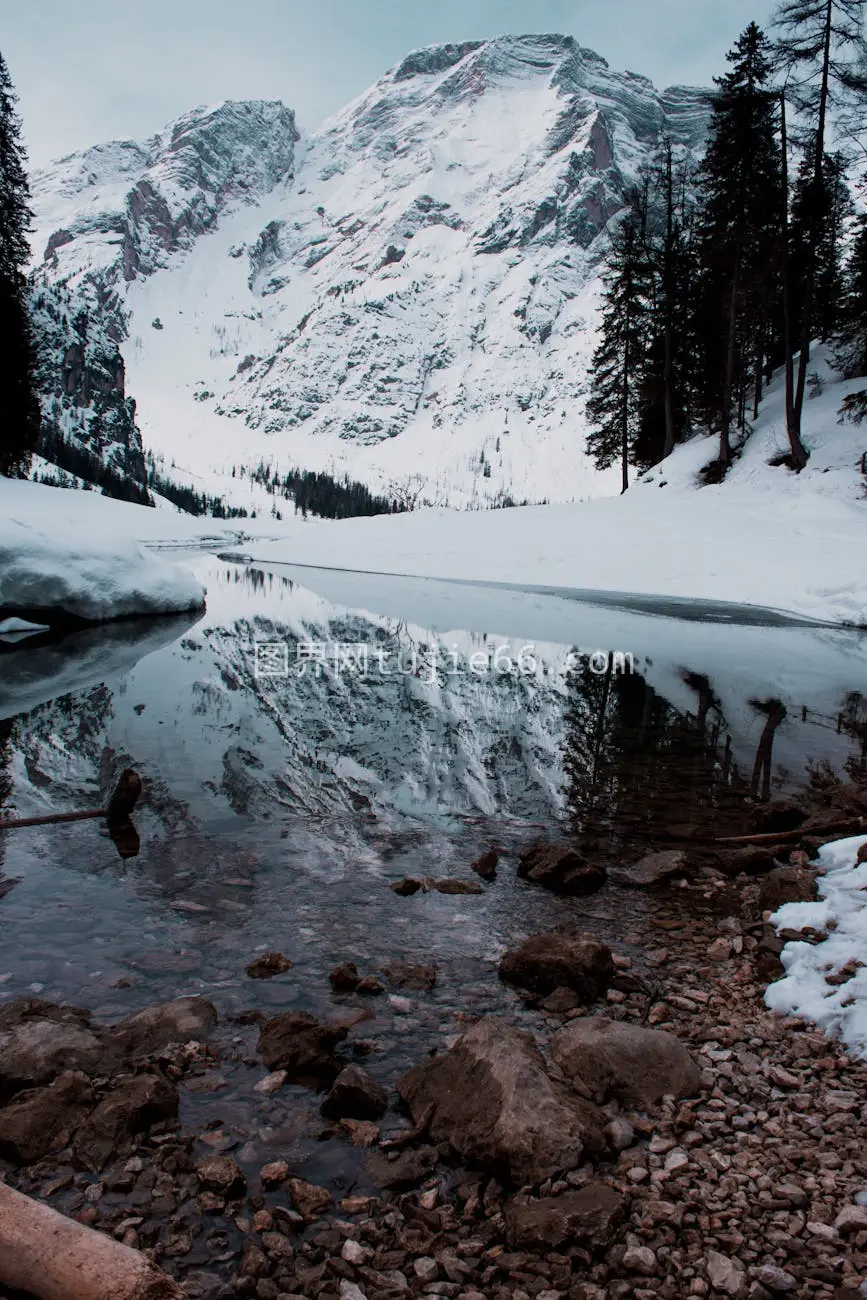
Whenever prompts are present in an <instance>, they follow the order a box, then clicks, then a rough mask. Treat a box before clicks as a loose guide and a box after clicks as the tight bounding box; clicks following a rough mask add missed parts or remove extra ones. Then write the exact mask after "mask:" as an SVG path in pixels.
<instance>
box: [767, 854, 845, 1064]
mask: <svg viewBox="0 0 867 1300" xmlns="http://www.w3.org/2000/svg"><path fill="white" fill-rule="evenodd" d="M862 844H867V836H864V835H859V836H855V837H853V838H852V839H847V840H836V841H834V842H833V843H831V844H826V845H825V846H824V848H823V849H822V850H821V852H820V854H819V863H820V866H821V867H822V869H823V871H824V873H825V874H824V875H822V876H820V878H819V894H820V896H821V897H820V899H819V901H818V902H816V903H786V904H785V906H783V907H781V908H780V910H779V911H778V912H776V913H775V914H774V916H773V917H772V918H771V920H772V921H773V923H774V925H776V926H777V928H778V929H795V930H800V929H803V928H804V927H805V926H812V927H813V928H814V929H816V930H827V929H828V927H829V926H830V925H832V924H833V926H834V928H833V929H832V931H831V933H830V934H829V935H828V938H827V939H824V940H823V941H822V942H821V943H817V944H809V943H802V942H796V943H787V944H786V946H785V948H784V949H783V953H782V961H783V966H784V967H785V970H786V974H785V976H784V978H783V979H781V980H778V981H777V983H776V984H771V985H770V986H769V987H768V990H767V992H766V993H765V1002H766V1003H767V1005H768V1006H769V1007H770V1008H771V1010H772V1011H779V1012H781V1013H783V1014H784V1015H796V1016H803V1017H804V1019H805V1020H811V1021H812V1022H813V1023H814V1024H816V1025H818V1026H819V1027H820V1028H821V1029H823V1030H824V1031H825V1032H826V1033H828V1034H830V1035H835V1036H839V1037H840V1038H842V1040H843V1041H844V1042H845V1043H846V1045H847V1046H848V1047H850V1048H851V1049H852V1050H853V1051H855V1052H857V1053H858V1054H859V1055H860V1056H865V1057H867V966H863V965H861V966H859V967H858V968H857V969H856V970H855V973H854V974H853V976H852V978H851V979H849V980H846V981H845V982H844V983H842V984H839V985H834V984H828V983H827V981H826V978H825V977H826V975H833V974H835V973H836V972H837V971H840V970H842V968H843V967H844V966H847V965H848V963H849V962H853V963H854V962H856V961H857V962H859V963H860V962H862V961H863V959H864V954H865V952H867V862H862V863H860V864H858V865H856V858H857V854H858V850H859V848H860V847H861V845H862Z"/></svg>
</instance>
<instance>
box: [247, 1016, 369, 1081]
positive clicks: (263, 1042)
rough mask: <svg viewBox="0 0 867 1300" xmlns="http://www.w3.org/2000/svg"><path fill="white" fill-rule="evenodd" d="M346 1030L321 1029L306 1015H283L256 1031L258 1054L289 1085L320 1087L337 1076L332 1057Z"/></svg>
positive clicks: (336, 1027)
mask: <svg viewBox="0 0 867 1300" xmlns="http://www.w3.org/2000/svg"><path fill="white" fill-rule="evenodd" d="M347 1032H348V1030H347V1029H346V1028H345V1027H344V1026H342V1025H323V1024H321V1023H320V1022H319V1021H318V1020H316V1019H315V1017H313V1016H311V1015H308V1014H307V1012H306V1011H284V1012H283V1013H282V1015H279V1016H275V1017H274V1018H273V1019H272V1020H266V1021H265V1023H264V1024H263V1025H262V1028H261V1029H260V1031H259V1053H260V1055H261V1056H262V1059H263V1061H264V1062H265V1064H266V1065H267V1066H268V1068H269V1070H285V1071H286V1077H287V1079H288V1080H289V1082H291V1083H304V1084H309V1085H311V1086H313V1087H322V1086H324V1085H327V1084H329V1083H331V1082H332V1080H333V1079H334V1078H335V1077H336V1076H337V1075H338V1074H339V1072H340V1062H339V1061H338V1060H337V1057H336V1056H335V1055H334V1049H335V1047H336V1046H337V1044H338V1043H340V1042H342V1041H343V1039H344V1038H345V1037H346V1035H347Z"/></svg>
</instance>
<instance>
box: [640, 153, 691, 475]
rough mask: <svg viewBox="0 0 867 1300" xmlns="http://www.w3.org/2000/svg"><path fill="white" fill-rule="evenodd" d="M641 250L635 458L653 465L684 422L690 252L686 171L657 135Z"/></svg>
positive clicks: (688, 379) (688, 361)
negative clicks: (642, 309)
mask: <svg viewBox="0 0 867 1300" xmlns="http://www.w3.org/2000/svg"><path fill="white" fill-rule="evenodd" d="M645 192H646V193H647V215H646V219H645V221H644V223H643V228H644V230H645V237H644V242H645V251H646V256H647V262H648V266H649V268H650V270H651V272H652V277H653V280H652V285H653V291H652V295H651V304H650V311H649V319H648V327H647V334H648V344H647V349H646V362H645V367H644V382H643V391H642V402H641V405H642V410H641V422H640V430H639V434H638V436H637V439H636V443H635V459H636V462H637V463H638V464H640V465H655V464H657V463H658V462H659V461H660V460H664V459H665V458H666V457H667V456H670V455H671V452H672V451H673V450H674V447H675V444H676V443H678V442H681V441H682V440H683V437H684V435H685V433H686V429H687V426H688V424H689V405H690V389H691V380H692V363H691V352H692V350H693V349H692V342H693V339H692V324H693V316H694V308H693V285H694V283H695V270H696V267H695V258H694V252H693V248H692V244H691V241H690V225H691V219H692V211H691V207H690V205H689V203H688V201H687V185H686V176H685V174H684V171H683V168H678V167H676V166H675V158H674V150H673V147H672V144H671V141H670V140H668V139H664V140H663V141H662V144H661V147H660V151H659V154H658V156H657V158H656V160H655V162H654V164H653V166H652V167H651V170H650V173H649V176H648V178H647V187H646V191H645Z"/></svg>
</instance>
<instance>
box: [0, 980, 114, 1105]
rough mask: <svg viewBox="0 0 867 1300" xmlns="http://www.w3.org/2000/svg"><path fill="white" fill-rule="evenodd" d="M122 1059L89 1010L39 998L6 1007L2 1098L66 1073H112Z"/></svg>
mask: <svg viewBox="0 0 867 1300" xmlns="http://www.w3.org/2000/svg"><path fill="white" fill-rule="evenodd" d="M121 1061H122V1053H121V1052H120V1051H119V1050H118V1049H115V1048H113V1047H112V1046H111V1045H110V1044H106V1043H105V1042H104V1039H103V1035H102V1032H101V1031H100V1030H98V1029H95V1028H94V1027H93V1026H92V1025H91V1023H90V1016H89V1015H88V1013H87V1012H86V1011H80V1010H78V1009H77V1008H76V1007H61V1006H56V1005H55V1004H54V1003H52V1002H43V1001H41V1000H40V999H39V998H26V999H24V1000H23V1001H19V1002H10V1003H9V1004H8V1005H7V1006H4V1007H0V1102H2V1101H3V1100H6V1099H7V1098H8V1097H10V1096H12V1095H13V1094H14V1093H16V1092H19V1091H20V1090H21V1089H22V1088H34V1087H38V1086H39V1085H40V1084H44V1083H50V1082H51V1080H52V1079H56V1078H57V1076H58V1075H59V1074H62V1073H64V1072H65V1071H69V1070H72V1071H77V1072H79V1073H81V1074H98V1073H110V1072H111V1071H112V1070H113V1069H116V1068H117V1067H118V1066H119V1065H120V1064H121Z"/></svg>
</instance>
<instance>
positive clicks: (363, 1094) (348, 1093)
mask: <svg viewBox="0 0 867 1300" xmlns="http://www.w3.org/2000/svg"><path fill="white" fill-rule="evenodd" d="M387 1109H388V1094H387V1092H386V1091H385V1089H384V1088H383V1087H382V1086H381V1084H379V1083H377V1081H376V1079H372V1078H371V1077H370V1075H369V1074H368V1073H367V1071H366V1070H362V1069H361V1067H360V1066H358V1065H347V1067H346V1069H345V1070H341V1071H340V1073H339V1074H338V1076H337V1078H336V1079H335V1080H334V1083H333V1084H332V1085H331V1088H330V1090H329V1092H328V1095H327V1096H326V1097H325V1100H324V1101H323V1102H322V1106H321V1107H320V1110H321V1112H322V1114H323V1115H324V1116H325V1117H326V1119H381V1118H382V1116H383V1115H384V1114H385V1112H386V1110H387Z"/></svg>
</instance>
